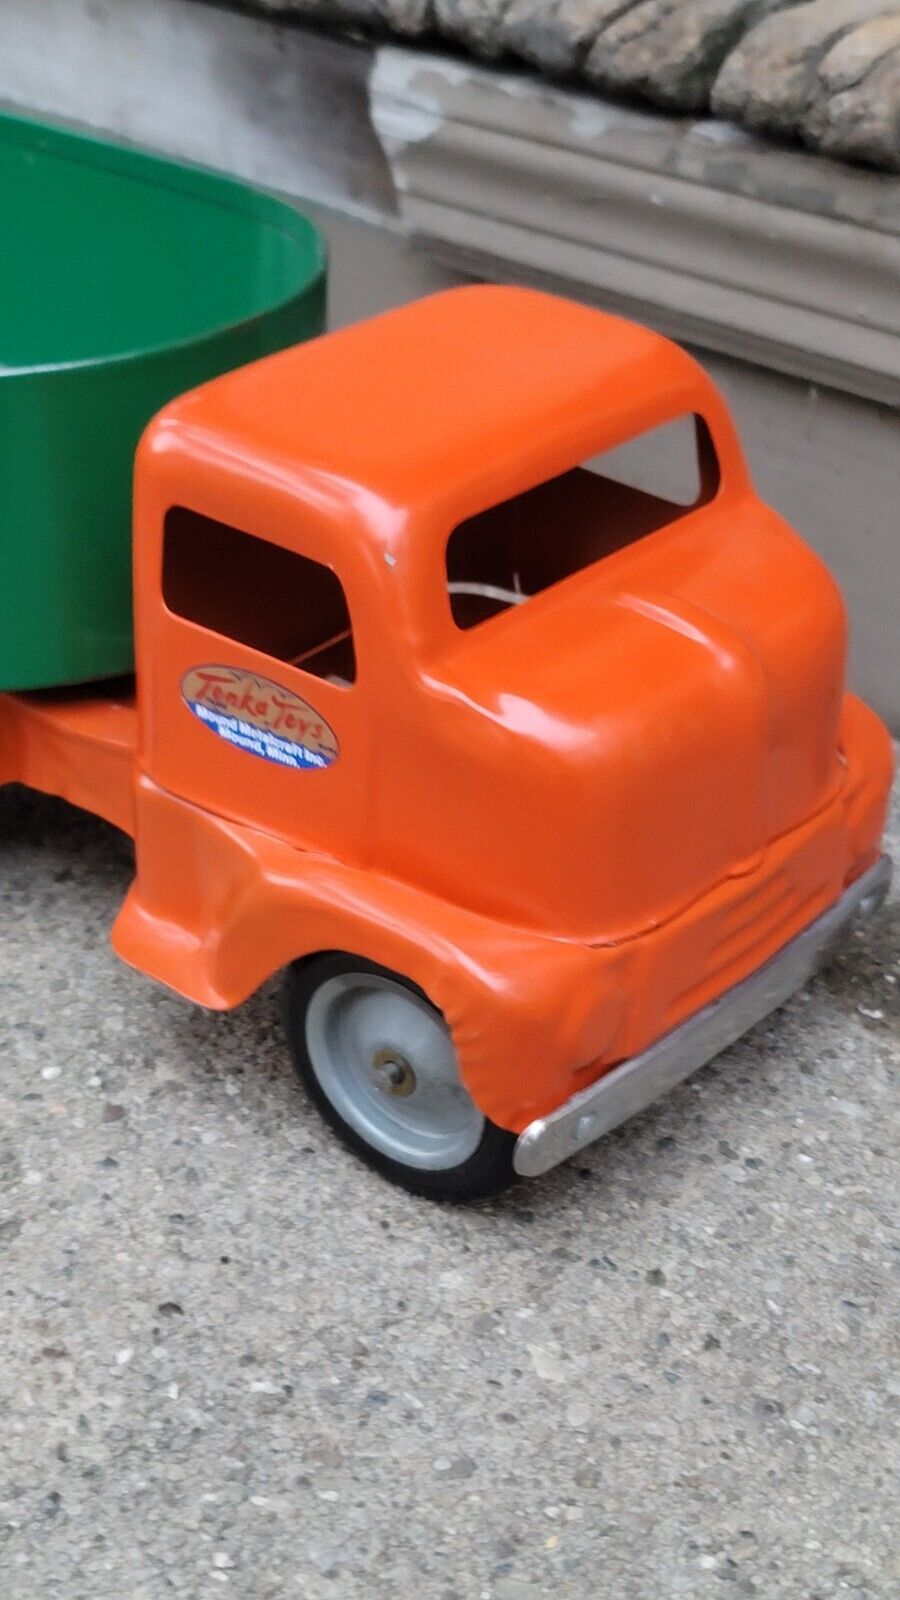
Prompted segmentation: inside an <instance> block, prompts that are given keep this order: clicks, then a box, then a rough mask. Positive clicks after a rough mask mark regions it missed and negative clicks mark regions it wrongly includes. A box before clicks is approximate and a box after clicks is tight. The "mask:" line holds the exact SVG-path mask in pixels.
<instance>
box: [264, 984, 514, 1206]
mask: <svg viewBox="0 0 900 1600" xmlns="http://www.w3.org/2000/svg"><path fill="white" fill-rule="evenodd" d="M348 973H369V974H373V975H375V976H376V977H380V978H385V979H388V980H390V981H392V982H393V983H395V984H400V985H402V987H403V988H405V989H408V990H409V991H410V993H411V994H414V995H416V996H418V998H419V999H421V1000H424V1001H425V1002H426V1004H427V1005H428V1006H429V1007H430V1009H431V1010H432V1011H433V1012H434V1013H435V1014H436V1015H437V1016H440V1015H441V1013H440V1012H439V1011H438V1009H437V1007H436V1006H434V1005H432V1003H431V1001H430V1000H429V999H428V996H427V995H426V994H424V993H423V991H422V990H421V989H420V988H418V986H417V985H416V984H414V983H411V982H410V981H409V979H408V978H404V977H403V976H402V974H400V973H397V972H391V971H390V969H389V968H387V967H380V966H378V965H376V963H375V962H372V961H366V960H364V959H363V958H362V957H359V956H348V955H343V954H341V953H333V954H329V955H322V956H315V957H313V958H312V959H310V960H307V961H298V962H295V963H294V965H293V966H291V967H289V968H288V969H287V972H286V974H285V985H284V1013H285V1026H286V1028H287V1036H288V1044H289V1046H290V1051H291V1055H292V1058H293V1062H294V1067H295V1069H296V1071H297V1075H298V1077H299V1079H300V1081H301V1083H302V1084H303V1086H304V1088H305V1090H306V1092H307V1094H308V1095H309V1098H310V1100H311V1101H312V1102H313V1105H315V1106H316V1107H317V1109H318V1111H319V1112H320V1114H321V1116H322V1117H323V1119H324V1120H325V1122H327V1123H328V1126H329V1127H330V1128H332V1129H333V1130H334V1132H335V1133H336V1134H337V1135H338V1137H339V1138H340V1139H341V1140H342V1141H343V1143H344V1144H345V1145H347V1146H348V1148H349V1149H350V1150H352V1151H353V1152H354V1154H355V1155H358V1156H360V1157H361V1158H362V1160H363V1161H365V1162H366V1163H367V1165H368V1166H370V1167H373V1168H374V1169H375V1171H376V1172H378V1173H380V1174H381V1176H382V1177H384V1178H388V1179H390V1181H391V1182H392V1183H396V1184H399V1185H400V1187H401V1188H403V1189H407V1190H408V1191H409V1193H410V1194H415V1195H422V1196H425V1197H426V1198H427V1199H430V1200H452V1201H465V1200H485V1199H488V1198H489V1197H490V1196H492V1195H496V1194H500V1193H502V1191H503V1190H504V1189H506V1188H508V1187H509V1185H510V1184H511V1183H513V1182H514V1181H515V1179H516V1173H515V1171H514V1169H513V1164H512V1162H513V1151H514V1149H515V1144H516V1135H515V1134H514V1133H509V1132H508V1131H507V1130H506V1129H505V1128H498V1127H497V1126H496V1124H495V1123H493V1122H490V1121H489V1120H488V1119H487V1118H485V1121H484V1132H483V1134H482V1137H481V1141H480V1143H479V1145H478V1147H477V1149H475V1150H474V1152H473V1153H472V1154H471V1155H470V1156H468V1157H467V1159H466V1160H464V1161H462V1162H460V1163H459V1164H458V1165H457V1166H452V1167H441V1168H440V1169H437V1170H430V1169H428V1168H423V1167H419V1166H409V1165H407V1164H406V1163H405V1162H403V1161H399V1160H395V1159H393V1158H392V1157H390V1156H388V1155H386V1154H385V1153H384V1152H383V1151H381V1150H378V1149H377V1148H375V1147H374V1146H373V1145H372V1144H370V1143H369V1141H368V1140H367V1139H366V1138H364V1137H363V1136H362V1134H360V1133H359V1132H358V1131H357V1130H356V1129H355V1128H352V1127H351V1126H350V1125H349V1124H348V1123H347V1122H346V1121H345V1119H344V1117H343V1116H342V1115H341V1113H340V1112H339V1111H338V1110H337V1109H336V1107H335V1106H334V1105H333V1104H332V1101H331V1099H330V1098H329V1096H328V1094H327V1093H326V1092H325V1089H324V1088H323V1085H322V1084H321V1082H320V1080H319V1077H318V1076H317V1074H316V1071H315V1069H314V1067H313V1064H312V1061H311V1060H310V1056H309V1050H308V1048H307V1033H306V1019H307V1013H308V1011H309V1006H310V1002H311V1001H312V998H313V996H314V994H315V993H316V991H317V990H318V989H319V988H320V987H321V985H322V984H324V983H326V982H327V981H328V980H329V979H331V978H335V977H338V976H341V975H342V974H348Z"/></svg>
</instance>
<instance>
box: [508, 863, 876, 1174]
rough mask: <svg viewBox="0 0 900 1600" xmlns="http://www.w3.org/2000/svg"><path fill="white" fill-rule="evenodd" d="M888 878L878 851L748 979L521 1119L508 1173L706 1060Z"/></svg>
mask: <svg viewBox="0 0 900 1600" xmlns="http://www.w3.org/2000/svg"><path fill="white" fill-rule="evenodd" d="M890 883H891V861H890V857H889V856H882V857H881V859H880V861H877V862H876V863H875V865H874V867H870V868H869V870H868V872H865V873H863V876H862V877H861V878H858V879H857V880H856V882H855V883H853V884H851V885H850V888H849V889H847V890H846V891H845V893H844V894H843V895H842V896H841V898H840V900H838V901H837V902H836V904H835V905H833V906H830V907H829V909H828V910H827V911H825V912H823V913H822V915H821V916H820V917H818V918H817V919H816V921H815V922H813V923H811V924H810V926H809V927H808V928H804V930H803V932H802V933H800V934H798V935H797V937H796V938H795V939H792V940H791V942H790V944H788V945H785V947H784V949H783V950H779V952H778V954H777V955H775V956H773V957H772V958H771V960H769V961H767V962H766V963H765V964H764V965H763V966H761V967H758V968H757V970H756V971H755V972H752V973H751V974H750V976H749V978H745V979H744V980H743V982H742V983H738V984H735V986H734V988H733V989H729V990H728V991H727V992H726V993H725V994H723V995H721V996H720V997H719V999H718V1000H714V1001H713V1002H712V1004H711V1005H708V1006H704V1008H703V1010H702V1011H698V1012H696V1013H695V1014H694V1016H692V1017H688V1019H687V1021H686V1022H682V1023H681V1024H680V1025H679V1026H678V1027H677V1028H673V1029H672V1031H671V1033H667V1034H664V1035H663V1037H662V1038H661V1039H657V1041H656V1043H655V1044H652V1045H651V1046H650V1048H649V1049H648V1050H645V1051H644V1052H643V1054H642V1055H639V1056H634V1057H633V1058H632V1060H631V1061H623V1062H622V1063H621V1065H620V1066H618V1067H614V1068H613V1069H612V1071H611V1072H608V1073H607V1074H606V1076H605V1077H604V1078H601V1079H600V1080H599V1081H598V1082H597V1083H594V1084H592V1085H591V1087H590V1088H589V1089H584V1090H582V1092H581V1093H580V1094H576V1095H573V1096H572V1099H571V1100H567V1101H566V1102H565V1104H564V1105H561V1106H560V1107H559V1108H558V1109H557V1110H556V1111H551V1112H550V1113H549V1115H548V1116H546V1117H540V1118H538V1120H537V1121H536V1122H532V1123H529V1125H528V1127H527V1128H526V1129H525V1131H524V1133H522V1134H520V1135H519V1139H518V1141H517V1143H516V1148H515V1154H514V1156H513V1165H514V1167H515V1169H516V1171H517V1172H518V1173H521V1175H522V1176H523V1177H527V1178H533V1177H537V1175H538V1174H539V1173H541V1172H549V1170H550V1168H551V1167H555V1166H558V1165H559V1163H560V1161H565V1160H566V1159H567V1157H569V1156H571V1155H574V1154H575V1152H576V1151H577V1150H583V1149H584V1147H585V1145H588V1144H593V1142H594V1140H595V1139H599V1138H601V1137H602V1135H603V1134H604V1133H608V1132H609V1130H610V1129H611V1128H616V1127H618V1125H619V1123H620V1122H625V1121H627V1119H628V1118H629V1117H633V1116H634V1114H635V1112H636V1111H643V1109H644V1107H645V1106H648V1105H650V1104H651V1102H652V1101H653V1100H656V1099H657V1098H658V1096H659V1095H661V1094H665V1092H666V1090H667V1089H672V1088H674V1086H675V1084H676V1083H681V1081H682V1079H684V1078H688V1077H690V1075H691V1073H692V1072H696V1071H697V1068H698V1067H702V1066H703V1065H704V1064H705V1063H706V1062H707V1061H711V1060H712V1058H713V1056H716V1055H718V1054H719V1051H720V1050H724V1049H726V1048H727V1046H728V1045H730V1044H733V1043H734V1041H735V1039H739V1038H740V1037H741V1034H743V1033H746V1032H747V1030H748V1028H752V1027H754V1025H755V1024H756V1023H757V1022H761V1021H762V1019H763V1017H767V1016H768V1015H769V1012H770V1011H774V1010H775V1009H776V1007H778V1006H780V1005H783V1004H784V1002H785V1000H788V999H789V998H790V996H791V995H792V994H794V993H795V991H796V990H797V989H799V988H801V987H802V986H803V984H804V983H806V981H807V980H808V979H809V978H811V977H812V975H813V973H814V972H815V971H816V969H817V968H818V967H820V966H822V964H823V963H824V962H825V961H827V960H828V957H829V955H830V954H831V951H832V949H833V947H834V945H835V944H836V943H837V942H838V941H839V940H840V938H841V936H842V934H844V933H845V931H846V929H847V927H848V925H849V924H851V923H853V922H856V921H857V920H859V919H860V918H863V917H868V916H871V915H872V913H873V912H874V911H877V909H878V907H879V906H880V905H881V903H882V901H883V900H884V899H885V896H886V895H887V892H888V889H889V888H890Z"/></svg>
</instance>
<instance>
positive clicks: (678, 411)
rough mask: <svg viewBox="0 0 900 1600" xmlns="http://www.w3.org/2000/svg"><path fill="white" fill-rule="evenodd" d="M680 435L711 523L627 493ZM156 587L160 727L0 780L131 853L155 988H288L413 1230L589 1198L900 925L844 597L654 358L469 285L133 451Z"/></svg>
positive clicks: (3, 749) (0, 708) (75, 749)
mask: <svg viewBox="0 0 900 1600" xmlns="http://www.w3.org/2000/svg"><path fill="white" fill-rule="evenodd" d="M672 428H674V429H682V430H684V429H686V430H687V432H688V436H689V440H690V452H689V456H688V458H687V467H688V469H689V476H690V482H689V484H688V486H687V488H685V487H683V486H678V485H675V484H674V480H673V486H672V487H671V488H666V487H663V488H659V487H658V486H656V487H647V486H646V484H642V483H640V482H639V483H637V484H636V483H635V482H634V481H633V480H634V478H635V474H636V471H637V468H636V466H635V463H636V462H637V463H639V460H641V459H643V460H644V461H645V463H646V462H647V461H648V460H649V461H650V462H651V464H652V448H651V447H652V445H653V437H650V435H653V436H654V437H655V436H656V434H657V432H658V434H659V438H660V439H662V438H663V434H665V435H666V437H668V434H669V430H670V429H672ZM642 436H648V437H647V438H645V439H643V442H642V445H641V448H638V447H636V445H635V441H638V442H639V444H640V442H641V441H642ZM680 437H681V435H680ZM636 450H637V453H636ZM679 471H680V464H679ZM637 475H638V476H640V473H638V474H637ZM134 571H135V626H136V646H137V662H138V670H137V687H136V691H135V689H134V686H133V685H132V684H130V683H128V684H126V685H124V686H122V685H119V686H113V687H112V688H110V687H109V686H105V687H104V686H98V687H96V688H88V689H81V690H78V691H72V690H66V691H64V692H45V693H32V694H25V695H9V696H6V697H5V698H3V699H2V700H0V781H10V782H11V781H17V782H20V783H25V784H29V785H31V786H33V787H34V788H36V789H41V790H45V791H47V792H49V793H53V794H57V795H62V796H64V797H65V798H66V799H68V800H71V801H73V802H74V803H75V804H77V805H79V806H83V807H86V808H88V809H89V810H91V811H95V812H97V813H98V814H99V815H100V816H102V817H105V818H107V819H108V820H109V821H110V822H112V823H114V824H116V825H117V826H118V827H120V828H122V829H124V830H126V831H127V832H128V833H129V834H131V835H133V837H134V839H135V842H136V861H137V864H136V875H135V880H134V883H133V886H132V888H131V890H130V892H129V894H128V897H127V899H126V901H125V904H124V906H123V908H122V910H121V912H120V914H119V916H118V919H117V921H116V923H115V926H114V929H113V935H112V938H113V944H114V947H115V949H116V950H117V951H118V953H119V954H120V955H121V956H122V957H123V958H124V959H125V960H126V961H128V962H130V963H131V964H132V965H133V966H135V967H137V968H139V969H140V970H141V971H142V972H145V973H147V974H148V975H149V976H150V977H152V978H155V979H157V980H159V981H160V982H162V983H164V984H167V985H169V986H170V987H171V988H173V989H175V990H177V991H178V992H179V993H180V994H182V995H185V996H187V997H188V998H190V999H191V1000H194V1001H196V1002H198V1003H199V1004H200V1005H203V1006H209V1007H214V1008H219V1009H225V1008H229V1007H233V1006H236V1005H238V1004H239V1003H240V1002H241V1001H243V1000H244V999H245V998H246V997H247V996H248V995H250V994H251V992H252V991H253V990H254V989H256V987H257V986H258V985H259V984H261V983H262V982H263V981H264V980H266V979H267V978H269V977H270V975H271V974H272V973H274V972H276V971H278V970H279V969H285V970H286V987H287V1000H286V1018H287V1029H288V1034H289V1040H290V1045H291V1049H292V1051H293V1054H294V1057H295V1060H296V1065H297V1068H298V1070H299V1073H300V1076H301V1078H302V1080H303V1082H304V1083H305V1085H306V1087H307V1089H308V1091H309V1093H310V1095H311V1096H312V1098H313V1100H314V1101H315V1103H316V1104H317V1106H318V1107H319V1109H320V1110H321V1112H322V1113H323V1115H324V1116H325V1118H326V1119H327V1120H328V1122H329V1123H330V1124H331V1125H332V1126H333V1127H334V1128H335V1129H336V1130H337V1132H338V1133H339V1134H340V1135H341V1137H342V1138H343V1139H344V1140H345V1141H346V1142H347V1144H349V1145H350V1146H351V1147H352V1148H353V1149H354V1150H356V1151H357V1152H359V1153H360V1154H361V1155H362V1156H363V1157H365V1159H367V1160H368V1161H369V1162H370V1163H371V1164H372V1165H373V1166H374V1167H376V1168H377V1169H379V1170H380V1171H381V1172H383V1173H385V1174H387V1175H388V1176H389V1177H391V1178H393V1179H395V1180H396V1181H398V1182H400V1183H402V1184H404V1185H406V1187H408V1188H409V1189H411V1190H413V1191H416V1192H419V1193H424V1194H428V1195H432V1196H442V1197H474V1196H482V1195H486V1194H489V1193H493V1192H496V1191H497V1190H499V1189H501V1188H502V1187H503V1186H504V1185H505V1184H506V1183H508V1182H509V1181H510V1180H511V1179H512V1178H513V1177H514V1176H515V1175H516V1174H522V1175H534V1174H537V1173H542V1172H545V1171H546V1170H548V1169H549V1168H551V1167H552V1166H554V1165H555V1164H556V1163H558V1162H561V1161H563V1160H565V1159H566V1158H567V1157H568V1156H570V1155H572V1154H573V1152H575V1151H577V1150H579V1149H581V1148H582V1147H584V1146H585V1145H587V1144H589V1143H591V1142H592V1141H594V1140H596V1139H597V1138H598V1137H599V1136H600V1135H601V1134H602V1133H604V1132H605V1131H606V1130H607V1129H609V1128H612V1127H614V1126H615V1125H616V1124H617V1123H619V1122H621V1121H622V1120H623V1119H624V1118H626V1117H628V1116H630V1115H631V1114H632V1113H634V1112H635V1111H637V1110H639V1109H640V1108H641V1107H643V1106H645V1105H647V1104H648V1103H649V1102H650V1101H651V1100H652V1099H653V1098H654V1097H655V1096H657V1095H658V1094H660V1093H661V1092H662V1091H663V1090H665V1089H666V1088H668V1087H669V1086H671V1085H672V1084H674V1083H676V1082H677V1081H679V1080H680V1079H682V1078H684V1077H686V1076H687V1075H688V1074H689V1073H690V1072H692V1071H693V1070H694V1069H695V1068H696V1067H698V1066H700V1065H701V1064H702V1063H703V1062H704V1061H707V1060H709V1059H710V1057H711V1056H712V1055H714V1054H715V1053H716V1052H717V1051H719V1050H721V1049H722V1048H723V1047H724V1046H726V1045H727V1044H729V1043H730V1042H731V1041H732V1040H734V1039H735V1038H737V1037H738V1035H740V1034H741V1033H742V1032H743V1031H744V1030H745V1029H746V1028H748V1027H749V1026H751V1025H752V1024H753V1023H755V1022H756V1021H758V1020H759V1019H760V1018H761V1017H763V1016H764V1015H765V1014H767V1013H768V1012H769V1011H771V1010H772V1009H773V1008H774V1007H776V1006H778V1005H779V1004H780V1003H781V1002H782V1001H784V1000H785V999H786V998H787V996H788V995H790V994H791V993H792V992H793V991H794V990H795V989H796V988H797V987H798V986H799V985H800V984H802V983H803V982H804V981H805V980H806V979H807V978H808V977H809V975H810V974H811V973H812V971H813V970H814V968H815V967H816V965H817V964H818V963H819V962H820V961H821V960H822V959H823V958H824V957H825V956H826V954H827V953H828V951H829V950H830V949H831V947H832V945H833V943H834V941H835V939H836V937H837V936H838V935H839V934H840V933H841V931H842V930H843V929H844V928H845V927H846V926H847V924H848V923H850V922H851V920H852V919H854V918H856V917H858V916H862V915H865V914H867V913H869V912H871V911H872V910H873V909H874V908H875V907H876V906H877V905H878V903H879V902H880V900H881V899H882V898H883V897H884V895H885V893H886V890H887V885H888V881H889V874H890V868H889V863H888V860H887V858H886V857H885V856H884V855H882V853H881V846H880V840H881V834H882V828H883V824H884V817H885V809H886V802H887V795H888V789H889V784H890V777H891V746H890V741H889V739H888V736H887V733H886V732H885V729H884V728H883V727H882V725H881V723H880V722H879V721H878V719H877V718H876V717H875V716H874V715H873V713H872V712H871V711H869V710H868V709H867V708H866V706H864V705H863V704H861V703H860V701H859V700H857V699H856V698H854V697H853V696H852V695H848V694H847V693H845V687H844V672H845V620H844V610H843V606H842V603H841V598H840V595H839V593H838V590H837V588H836V586H835V584H834V582H833V581H832V579H831V577H830V576H829V574H828V572H827V571H826V570H825V568H824V567H823V566H822V564H821V562H820V561H819V560H818V559H817V557H816V556H815V555H814V554H813V553H812V552H811V551H810V550H809V549H808V548H807V546H806V545H805V544H804V543H803V542H802V541H801V540H800V539H799V538H798V536H797V535H796V534H795V533H794V532H793V531H792V530H791V529H790V528H789V527H788V526H786V524H785V523H784V522H783V521H782V520H781V519H780V518H779V517H778V516H776V515H775V513H774V512H773V511H771V510H769V509H768V508H767V507H766V506H764V505H763V504H761V502H760V501H759V500H758V499H757V497H756V495H755V493H754V491H753V488H752V486H751V483H750V480H749V477H748V474H747V468H746V466H745V464H744V461H743V458H742V455H741V451H740V447H739V444H738V441H737V438H736V436H735V431H734V428H733V425H732V422H731V420H730V417H729V415H728V412H727V410H726V407H725V405H724V403H723V401H722V399H721V397H720V396H719V394H718V393H717V392H716V390H715V388H714V387H713V385H712V384H711V383H710V382H709V380H708V379H707V378H706V377H705V376H704V374H703V372H702V371H701V369H700V368H699V367H698V366H697V364H696V363H695V362H694V361H693V360H692V359H691V358H690V357H689V356H688V355H686V354H685V353H684V352H683V351H682V350H680V349H678V348H677V347H676V346H674V345H672V344H670V343H668V342H667V341H666V340H665V339H663V338H660V337H658V336H656V335H655V334H652V333H650V332H647V331H646V330H645V329H643V328H639V327H636V326H633V325H631V324H629V323H627V322H624V321H620V320H618V319H616V318H613V317H609V316H606V315H603V314H602V313H600V312H597V311H593V310H589V309H586V308H584V307H582V306H579V305H574V304H569V303H567V302H565V301H562V300H558V299H555V298H552V297H550V296H546V295H542V294H537V293H534V292H531V291H526V290H519V289H501V288H483V287H482V288H468V289H462V290H455V291H452V292H449V293H446V294H441V295H437V296H435V297H433V298H430V299H427V300H424V301H421V302H420V303H418V304H415V305H412V306H409V307H406V308H405V309H403V310H400V311H396V312H392V313H389V314H387V315H385V316H381V317H378V318H376V319H374V320H373V321H371V322H367V323H363V324H361V325H359V326H357V327H353V328H350V329H348V330H345V331H343V332H339V333H334V334H330V335H327V336H325V337H323V338H319V339H315V340H313V341H311V342H310V343H308V344H304V345H299V346H297V347H296V348H293V349H289V350H287V351H284V352H282V353H280V354H276V355H274V356H270V357H267V358H266V359H264V360H261V361H258V362H255V363H254V364H252V365H250V366H247V367H243V368H241V369H239V370H238V371H235V372H232V373H229V374H227V375H225V376H224V377H220V378H216V379H214V380H213V381H212V382H210V383H208V384H206V385H205V386H203V387H202V388H200V389H197V390H194V391H193V392H191V393H189V394H187V395H185V396H183V397H181V398H180V399H177V400H176V401H174V402H173V403H171V404H170V405H168V406H167V407H166V408H165V409H164V410H163V411H162V412H161V413H160V414H159V415H158V416H157V417H156V419H155V420H154V421H153V422H152V423H151V425H150V427H149V429H148V430H147V432H146V434H145V435H144V438H143V441H142V443H141V445H140V448H139V452H138V459H137V471H136V488H135V507H134Z"/></svg>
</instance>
